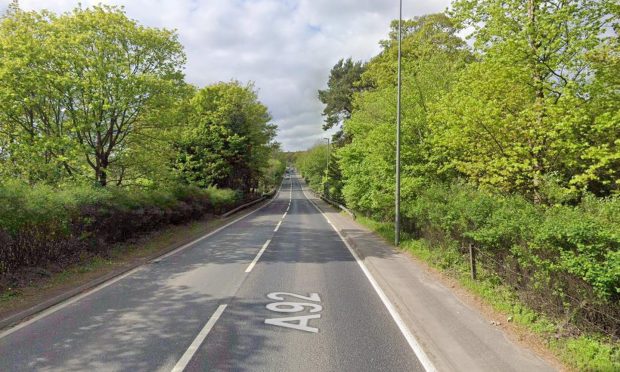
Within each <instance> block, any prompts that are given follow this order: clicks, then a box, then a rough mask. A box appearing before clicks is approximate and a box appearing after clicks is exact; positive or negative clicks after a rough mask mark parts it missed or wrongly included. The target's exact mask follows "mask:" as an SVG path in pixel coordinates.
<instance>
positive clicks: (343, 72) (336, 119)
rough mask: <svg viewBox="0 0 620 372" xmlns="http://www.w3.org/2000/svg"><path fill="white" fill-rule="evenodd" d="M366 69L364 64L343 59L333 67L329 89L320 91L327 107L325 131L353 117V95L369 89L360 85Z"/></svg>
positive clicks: (325, 110)
mask: <svg viewBox="0 0 620 372" xmlns="http://www.w3.org/2000/svg"><path fill="white" fill-rule="evenodd" d="M365 68H366V66H365V64H364V63H362V62H361V61H357V62H353V60H352V59H351V58H348V59H347V60H344V59H341V60H340V61H338V63H336V64H335V65H334V67H332V69H331V71H330V74H329V80H328V81H327V89H326V90H319V100H320V101H321V102H322V103H323V104H324V105H325V109H324V110H323V116H325V123H324V124H323V130H329V129H331V128H334V127H337V126H339V125H341V124H342V122H343V121H344V120H346V119H348V118H350V117H351V113H352V111H353V103H352V98H353V94H354V93H355V92H360V91H362V90H364V89H366V88H367V87H364V86H362V85H361V84H360V82H361V76H362V74H363V73H364V70H365ZM341 135H342V133H340V135H336V138H335V139H339V138H340V137H341Z"/></svg>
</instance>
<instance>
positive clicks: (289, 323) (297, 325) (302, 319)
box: [265, 314, 321, 333]
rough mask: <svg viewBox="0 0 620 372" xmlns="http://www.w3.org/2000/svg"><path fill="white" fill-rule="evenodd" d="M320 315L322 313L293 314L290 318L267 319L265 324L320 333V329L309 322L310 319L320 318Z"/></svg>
mask: <svg viewBox="0 0 620 372" xmlns="http://www.w3.org/2000/svg"><path fill="white" fill-rule="evenodd" d="M320 317H321V314H315V315H300V316H292V317H288V318H273V319H265V324H270V325H274V326H278V327H284V328H293V329H297V330H300V331H305V332H312V333H319V329H318V328H315V327H310V326H309V325H308V322H309V321H310V319H319V318H320Z"/></svg>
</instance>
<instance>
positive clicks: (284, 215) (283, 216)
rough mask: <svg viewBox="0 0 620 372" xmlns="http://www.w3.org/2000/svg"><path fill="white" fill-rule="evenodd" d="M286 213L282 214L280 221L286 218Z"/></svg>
mask: <svg viewBox="0 0 620 372" xmlns="http://www.w3.org/2000/svg"><path fill="white" fill-rule="evenodd" d="M287 213H288V211H286V212H284V214H283V215H282V219H285V218H286V214H287Z"/></svg>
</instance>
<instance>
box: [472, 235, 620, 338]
mask: <svg viewBox="0 0 620 372" xmlns="http://www.w3.org/2000/svg"><path fill="white" fill-rule="evenodd" d="M462 250H463V251H465V250H467V251H469V261H470V268H471V274H472V277H473V278H474V279H476V276H477V272H478V268H477V265H482V266H484V267H485V269H487V270H489V269H491V270H490V271H491V272H492V273H494V274H496V275H499V276H500V277H501V278H502V279H503V280H505V281H509V282H510V281H511V280H510V279H511V278H510V277H509V275H512V277H513V278H516V279H517V280H516V283H514V282H515V281H514V280H512V281H511V283H508V284H516V286H517V290H518V291H519V290H520V291H521V292H523V291H532V292H538V296H537V297H538V300H539V303H533V302H534V301H530V303H528V304H529V305H533V306H534V307H539V308H541V307H543V308H545V307H546V308H549V306H548V305H549V304H552V303H553V299H552V298H549V296H552V297H554V298H555V299H556V300H559V302H561V305H560V306H553V307H555V308H554V309H553V313H555V314H554V315H557V316H561V317H564V321H563V323H562V324H561V327H560V328H565V327H567V326H569V327H572V328H574V329H576V330H578V331H580V332H583V331H585V330H588V331H592V330H593V331H597V332H600V333H601V334H604V335H606V336H608V337H610V338H611V339H613V340H618V339H620V306H619V305H618V304H616V306H614V305H613V304H610V305H599V306H595V305H593V304H592V303H593V302H595V298H594V297H592V296H591V297H589V298H588V297H586V296H584V297H581V298H579V297H576V296H574V295H572V294H569V293H568V292H567V290H568V288H540V289H535V288H531V287H530V286H529V284H531V282H532V275H531V274H530V273H527V272H524V271H527V270H522V269H521V270H519V269H515V268H513V267H511V266H510V264H508V263H507V262H506V261H505V260H500V259H499V258H498V257H497V256H496V255H493V254H490V253H489V252H486V251H484V250H482V249H480V248H478V247H476V246H474V245H473V244H470V245H469V246H468V248H467V249H466V248H465V247H462ZM511 258H513V257H511ZM513 264H515V265H517V267H518V263H516V262H514V263H513ZM489 266H494V268H491V267H489ZM498 269H500V270H498ZM501 271H503V273H502V272H501ZM502 274H504V275H502ZM506 274H509V275H506ZM557 289H560V290H561V293H558V292H557ZM581 289H582V292H583V293H586V292H588V291H589V292H590V293H592V289H591V288H588V287H587V286H586V285H583V286H582V288H581ZM573 291H577V289H574V288H573ZM565 299H568V300H570V306H569V307H567V306H566V303H565V301H564V300H565ZM543 303H544V304H546V305H547V306H544V305H542V304H543ZM603 308H606V309H604V310H603ZM578 314H581V315H582V317H580V318H579V319H578V321H575V319H576V317H577V315H578ZM593 314H596V317H595V316H593ZM597 318H598V319H597ZM584 328H585V329H584Z"/></svg>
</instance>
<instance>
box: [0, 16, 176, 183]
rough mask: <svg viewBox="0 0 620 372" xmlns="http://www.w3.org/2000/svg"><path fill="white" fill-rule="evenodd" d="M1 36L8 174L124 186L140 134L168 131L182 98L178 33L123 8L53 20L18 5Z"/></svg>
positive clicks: (0, 85)
mask: <svg viewBox="0 0 620 372" xmlns="http://www.w3.org/2000/svg"><path fill="white" fill-rule="evenodd" d="M0 33H2V38H1V41H0V43H1V44H0V48H1V49H0V52H1V53H2V60H1V61H0V105H1V106H2V108H3V110H1V111H2V114H1V115H2V119H1V120H2V121H1V122H2V128H3V130H2V133H3V135H2V144H1V145H0V146H2V147H3V155H4V161H3V164H4V167H3V168H4V169H5V173H12V174H15V175H18V176H24V177H26V178H28V179H29V180H31V181H40V180H45V181H47V182H57V181H58V180H59V179H62V178H64V177H67V176H68V177H71V178H85V179H92V180H94V181H95V182H97V183H98V184H100V185H101V186H105V185H107V184H108V182H109V181H110V179H109V175H110V174H114V175H115V179H114V181H115V182H116V183H119V184H120V183H121V182H122V181H123V179H125V175H126V170H127V168H128V167H131V166H132V164H131V159H138V158H140V156H138V152H139V148H140V146H139V144H140V140H139V139H138V135H139V134H142V135H148V133H149V132H152V133H155V132H157V131H165V126H166V125H167V123H166V121H165V119H166V118H169V111H170V110H172V109H174V108H175V107H176V105H177V102H178V98H177V96H178V95H179V94H180V93H181V92H182V91H184V89H185V87H184V83H183V75H182V73H181V69H182V66H183V64H184V61H185V56H184V53H183V48H182V46H181V44H180V43H179V42H178V40H177V37H176V35H175V33H174V32H172V31H168V30H161V29H154V28H147V27H143V26H140V25H139V24H137V22H135V21H133V20H131V19H129V18H127V16H126V15H125V13H124V12H123V11H122V10H121V9H119V8H115V7H107V6H99V7H94V8H89V9H82V8H77V9H75V10H74V11H73V12H71V13H66V14H63V15H61V16H56V15H53V14H51V13H48V12H45V11H44V12H41V13H36V12H24V11H21V10H20V9H19V8H18V7H17V5H15V4H13V5H12V6H11V7H10V8H9V11H8V13H7V14H6V15H5V16H4V17H3V19H2V23H1V25H0ZM142 148H145V147H144V146H142ZM129 153H133V154H135V156H128V154H129Z"/></svg>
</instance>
